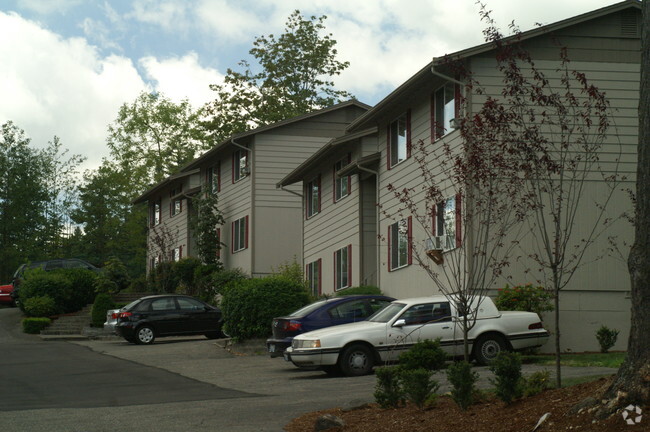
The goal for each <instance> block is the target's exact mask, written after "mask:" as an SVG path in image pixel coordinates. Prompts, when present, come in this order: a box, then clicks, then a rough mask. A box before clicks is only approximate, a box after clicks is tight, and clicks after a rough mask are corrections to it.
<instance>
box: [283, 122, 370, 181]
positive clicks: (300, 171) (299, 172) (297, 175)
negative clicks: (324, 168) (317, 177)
mask: <svg viewBox="0 0 650 432" xmlns="http://www.w3.org/2000/svg"><path fill="white" fill-rule="evenodd" d="M375 133H377V127H371V128H368V129H364V130H360V131H357V132H353V133H348V134H345V135H343V136H340V137H338V138H333V139H331V140H329V141H328V142H327V143H326V144H325V145H324V146H323V147H321V148H320V149H318V150H317V151H316V152H315V153H314V154H313V155H311V156H310V157H309V158H307V160H305V161H304V162H303V163H301V164H300V165H298V166H297V167H296V168H295V169H294V170H293V171H291V172H290V173H289V174H287V175H286V176H285V177H284V178H283V179H282V180H280V181H279V182H278V183H276V184H275V187H276V188H280V187H283V186H289V185H291V184H294V183H297V182H299V181H300V180H302V178H303V177H304V174H305V173H306V172H308V171H309V169H310V168H311V167H312V165H314V164H315V163H317V162H318V161H319V160H320V159H321V158H322V157H324V156H325V155H326V154H327V153H329V151H330V150H331V149H332V148H333V147H336V146H338V145H341V144H344V143H347V142H350V141H352V140H355V139H358V138H363V137H365V136H368V135H372V134H375Z"/></svg>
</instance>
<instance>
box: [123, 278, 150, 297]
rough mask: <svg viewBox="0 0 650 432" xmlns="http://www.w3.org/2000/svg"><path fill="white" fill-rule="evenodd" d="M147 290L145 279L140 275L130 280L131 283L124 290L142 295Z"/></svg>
mask: <svg viewBox="0 0 650 432" xmlns="http://www.w3.org/2000/svg"><path fill="white" fill-rule="evenodd" d="M147 289H148V285H147V277H146V276H145V275H143V274H142V275H140V276H138V277H136V278H133V279H131V283H130V284H129V286H128V288H127V289H126V290H127V292H132V293H143V292H147Z"/></svg>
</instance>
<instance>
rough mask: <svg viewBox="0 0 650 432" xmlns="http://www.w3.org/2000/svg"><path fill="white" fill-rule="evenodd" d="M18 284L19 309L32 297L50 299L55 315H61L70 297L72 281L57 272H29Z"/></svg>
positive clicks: (23, 308) (23, 307)
mask: <svg viewBox="0 0 650 432" xmlns="http://www.w3.org/2000/svg"><path fill="white" fill-rule="evenodd" d="M28 273H29V275H28V277H26V278H25V280H24V281H23V282H22V283H21V284H20V309H21V310H22V311H23V312H25V304H26V302H27V301H28V300H29V299H30V298H32V297H43V296H47V297H50V298H51V299H52V300H53V301H54V305H55V311H56V312H55V313H63V312H65V309H66V302H67V300H68V299H69V298H70V297H71V296H72V281H70V279H68V278H66V277H65V276H64V275H63V274H62V273H60V272H58V271H52V272H45V271H43V270H40V269H37V270H31V271H29V272H28Z"/></svg>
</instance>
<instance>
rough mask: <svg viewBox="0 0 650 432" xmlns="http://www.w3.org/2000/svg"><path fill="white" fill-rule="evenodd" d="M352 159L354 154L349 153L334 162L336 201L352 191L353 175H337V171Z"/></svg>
mask: <svg viewBox="0 0 650 432" xmlns="http://www.w3.org/2000/svg"><path fill="white" fill-rule="evenodd" d="M351 160H352V154H350V153H348V155H347V157H345V158H343V159H341V160H340V161H338V162H336V163H335V164H334V182H333V183H334V202H336V201H338V200H340V199H341V198H344V197H346V196H348V194H349V193H350V186H351V183H352V177H351V176H349V175H348V176H345V177H337V176H336V172H337V171H339V170H340V169H342V168H343V167H344V166H346V165H347V164H349V163H350V161H351Z"/></svg>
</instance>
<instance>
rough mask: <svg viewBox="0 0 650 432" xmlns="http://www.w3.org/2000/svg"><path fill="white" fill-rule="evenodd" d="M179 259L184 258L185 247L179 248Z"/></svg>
mask: <svg viewBox="0 0 650 432" xmlns="http://www.w3.org/2000/svg"><path fill="white" fill-rule="evenodd" d="M178 258H183V245H180V246H179V247H178Z"/></svg>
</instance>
